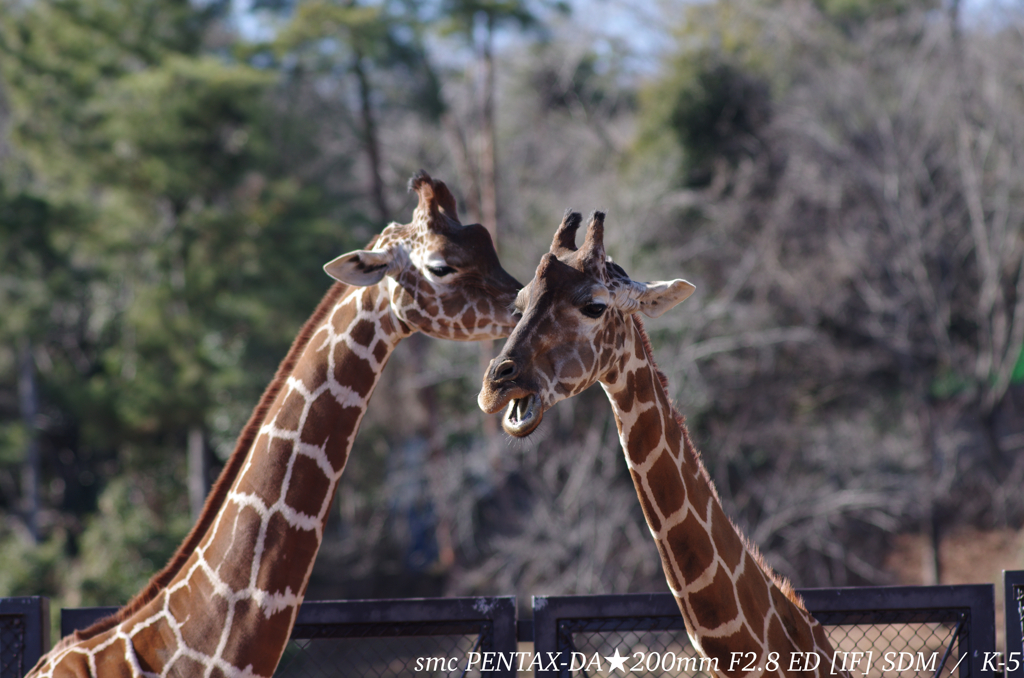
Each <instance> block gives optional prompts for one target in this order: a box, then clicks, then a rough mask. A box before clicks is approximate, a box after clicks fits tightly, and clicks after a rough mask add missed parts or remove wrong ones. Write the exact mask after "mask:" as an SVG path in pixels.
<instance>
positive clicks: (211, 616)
mask: <svg viewBox="0 0 1024 678" xmlns="http://www.w3.org/2000/svg"><path fill="white" fill-rule="evenodd" d="M410 189H411V190H413V191H415V192H416V193H417V195H418V204H417V206H416V208H415V210H414V212H413V219H412V222H411V223H409V224H406V225H401V224H397V223H392V224H390V225H388V226H387V227H386V228H385V229H384V231H383V232H382V233H381V234H380V235H379V236H377V237H376V238H374V240H373V241H372V242H371V244H370V248H369V249H365V250H357V251H355V252H350V253H348V254H345V255H342V256H340V257H338V258H336V259H334V260H333V261H331V262H329V263H328V264H326V265H325V266H324V270H325V271H326V272H327V273H328V274H329V275H330V276H331V277H333V278H335V279H336V280H337V281H338V282H336V283H335V284H334V285H333V286H332V287H331V288H330V290H329V291H328V292H327V294H326V295H325V297H324V298H323V300H322V301H321V302H320V304H319V305H318V307H317V308H316V310H315V311H314V312H313V315H312V317H311V318H310V319H309V320H308V321H307V322H306V324H305V326H304V327H303V328H302V330H301V332H300V333H299V336H298V338H297V339H296V340H295V342H294V344H293V345H292V347H291V349H290V350H289V352H288V354H287V356H286V357H285V359H284V361H283V362H282V363H281V365H280V367H279V368H278V371H277V374H276V376H275V377H274V379H273V381H272V382H271V384H270V385H269V387H268V388H267V390H266V391H265V392H264V394H263V396H262V398H261V400H260V402H259V404H258V405H257V407H256V410H255V411H254V413H253V415H252V417H251V418H250V420H249V422H248V424H247V425H246V427H245V428H244V429H243V431H242V434H241V435H240V437H239V440H238V443H237V445H236V447H235V450H234V452H233V453H232V456H231V457H230V458H229V460H228V462H227V464H226V466H225V468H224V471H223V472H222V474H221V477H220V478H219V480H218V481H217V483H216V484H215V486H214V488H213V490H212V492H211V494H210V497H209V498H208V499H207V502H206V505H205V507H204V509H203V512H202V514H201V515H200V517H199V519H198V521H197V523H196V525H195V526H194V527H193V529H192V531H191V532H190V534H189V535H188V536H187V537H186V538H185V541H184V542H183V543H182V544H181V546H180V547H179V549H178V551H177V553H176V554H175V555H174V556H173V557H172V559H171V560H170V562H169V563H168V564H167V566H166V567H165V568H164V569H163V570H162V571H161V572H160V573H158V574H157V575H156V576H155V577H154V578H153V579H152V580H151V581H150V582H149V584H148V585H147V586H146V588H145V589H143V591H142V592H141V593H139V594H138V595H137V596H136V597H135V598H134V599H132V601H130V602H129V603H128V605H126V606H125V607H124V608H122V609H121V610H120V611H118V612H117V613H115V614H114V615H113V616H111V617H108V618H107V619H104V620H101V621H98V622H97V623H96V624H94V625H93V626H91V627H90V628H88V629H86V630H84V631H83V632H80V633H78V632H76V633H75V634H73V635H71V636H67V637H65V638H64V639H62V640H61V641H60V642H58V644H57V645H56V646H55V647H54V648H53V649H52V650H51V651H50V652H49V653H48V654H47V655H45V656H44V657H43V658H42V659H40V661H39V663H38V664H37V665H36V667H35V668H34V669H33V671H32V672H31V673H30V675H31V676H43V677H49V676H103V677H104V678H107V677H109V676H134V677H139V676H204V677H206V678H213V677H220V676H245V677H249V676H270V675H271V674H273V672H274V670H275V668H276V667H277V664H278V662H279V661H280V658H281V654H282V653H283V651H284V648H285V644H286V643H287V641H288V637H289V634H290V632H291V629H292V626H293V625H294V623H295V616H296V614H297V612H298V609H299V605H300V603H301V602H302V599H303V596H304V594H305V591H306V585H307V584H308V582H309V576H310V572H311V571H312V568H313V561H314V559H315V557H316V553H317V550H318V549H319V547H320V542H321V540H322V537H323V529H324V525H325V523H326V521H327V516H328V513H329V510H330V506H331V502H332V500H333V497H334V494H335V488H336V487H337V484H338V481H339V479H340V477H341V474H342V471H343V470H344V468H345V463H346V461H347V459H348V454H349V450H350V449H351V447H352V441H353V438H354V437H355V434H356V431H357V429H358V428H359V422H360V420H361V419H362V417H363V414H364V413H365V412H366V408H367V404H368V402H369V399H370V396H371V394H372V393H373V390H374V386H375V385H376V384H377V381H378V379H379V377H380V374H381V371H382V370H383V369H384V366H385V364H386V363H387V361H388V357H389V356H390V354H391V352H392V351H393V350H394V348H395V347H396V346H397V345H398V342H399V341H400V340H401V339H403V338H404V337H408V336H410V335H411V334H413V333H414V332H417V331H420V332H424V333H425V334H427V335H429V336H432V337H439V338H443V339H455V340H480V339H494V338H498V337H503V336H506V335H507V334H508V333H509V332H510V331H511V329H512V327H513V326H514V325H515V320H514V317H513V315H512V313H511V311H510V306H511V303H512V301H513V299H514V297H515V294H516V291H517V290H518V289H519V288H520V287H521V285H520V284H519V283H518V282H517V281H516V280H515V279H514V278H513V277H512V276H511V275H509V274H508V273H507V272H505V270H504V269H503V268H502V267H501V264H500V263H499V262H498V257H497V255H496V253H495V251H494V246H493V244H492V242H491V238H490V235H488V233H487V231H486V230H485V229H484V228H483V227H482V226H480V225H479V224H473V225H468V226H463V225H461V224H460V223H459V220H458V217H457V214H456V206H455V199H454V198H453V197H452V194H451V193H450V192H449V190H448V188H447V187H446V186H445V184H444V183H443V182H441V181H435V180H433V179H431V178H430V176H429V175H427V174H426V173H425V172H423V171H422V170H421V171H420V172H419V173H418V174H417V175H415V176H414V177H413V178H412V180H411V181H410Z"/></svg>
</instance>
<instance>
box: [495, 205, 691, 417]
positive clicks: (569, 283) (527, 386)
mask: <svg viewBox="0 0 1024 678" xmlns="http://www.w3.org/2000/svg"><path fill="white" fill-rule="evenodd" d="M581 220H582V219H581V217H580V215H579V213H577V212H571V211H567V212H566V213H565V217H564V218H563V219H562V223H561V225H560V226H559V227H558V231H557V232H556V233H555V238H554V241H552V243H551V249H550V250H549V252H548V253H547V254H545V255H544V257H543V258H542V259H541V262H540V265H539V266H538V267H537V273H536V274H535V275H534V277H533V280H531V281H530V282H529V283H528V284H527V285H526V287H524V288H523V289H522V290H521V291H520V292H519V295H518V296H517V297H516V301H515V310H516V311H517V312H518V313H520V314H522V319H520V321H519V324H518V325H517V326H516V329H515V330H513V332H512V334H511V335H510V336H509V338H508V341H507V342H506V343H505V347H504V348H503V349H502V352H501V354H500V355H499V356H498V357H497V358H495V359H494V360H492V361H491V364H490V365H489V366H488V368H487V372H486V374H485V375H484V383H483V388H482V389H481V391H480V395H479V397H478V399H477V400H478V403H479V405H480V408H481V409H482V410H484V411H485V412H487V413H488V414H490V413H494V412H497V411H498V410H500V409H502V408H503V407H505V406H506V405H507V406H508V409H507V411H506V412H505V416H504V418H503V419H502V426H503V427H504V428H505V431H506V432H508V433H509V434H511V435H514V436H517V437H523V436H527V435H529V434H530V433H532V432H533V431H534V430H536V428H537V426H538V425H539V424H540V421H541V418H542V417H543V416H544V411H545V410H547V409H548V408H550V407H551V406H553V405H554V404H555V403H557V402H558V401H559V400H563V399H565V398H569V397H572V396H574V395H576V394H577V393H579V392H581V391H583V390H584V389H586V388H587V387H589V386H590V385H592V384H594V383H595V382H598V381H601V382H604V383H609V382H615V381H617V380H618V379H619V377H620V376H622V374H623V372H624V371H625V370H626V368H627V366H628V363H629V361H630V358H631V356H632V354H633V352H634V350H635V347H634V346H633V343H634V342H632V341H627V338H628V337H629V336H630V335H629V334H628V333H630V332H632V328H633V322H632V319H631V316H632V315H633V314H634V313H636V312H640V313H643V314H645V315H648V316H650V317H652V318H653V317H657V316H659V315H661V314H662V313H664V312H665V311H667V310H668V309H670V308H672V307H673V306H675V305H676V304H678V303H679V302H681V301H683V300H684V299H686V298H687V297H688V296H690V294H692V293H693V290H694V287H693V285H691V284H690V283H688V282H686V281H685V280H671V281H666V282H651V283H641V282H634V281H633V280H630V278H629V276H628V275H626V272H625V271H623V270H622V268H620V267H619V266H618V265H616V264H614V263H612V262H611V260H610V259H608V257H606V256H605V252H604V214H603V213H601V212H594V214H593V216H592V217H591V219H590V225H589V226H588V227H587V235H586V239H585V240H584V242H583V246H582V247H581V248H579V249H577V248H576V230H577V229H578V228H579V226H580V222H581Z"/></svg>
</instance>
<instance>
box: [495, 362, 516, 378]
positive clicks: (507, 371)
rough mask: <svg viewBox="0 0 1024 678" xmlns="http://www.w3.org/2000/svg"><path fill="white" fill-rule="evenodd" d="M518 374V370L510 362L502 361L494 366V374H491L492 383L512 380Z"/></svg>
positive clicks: (513, 363)
mask: <svg viewBox="0 0 1024 678" xmlns="http://www.w3.org/2000/svg"><path fill="white" fill-rule="evenodd" d="M517 374H519V368H518V367H516V364H515V362H514V361H512V360H503V361H501V362H500V363H498V364H497V365H495V366H494V372H493V373H492V374H491V378H492V379H493V380H494V381H508V380H509V379H514V378H515V376H516V375H517Z"/></svg>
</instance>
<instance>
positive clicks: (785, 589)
mask: <svg viewBox="0 0 1024 678" xmlns="http://www.w3.org/2000/svg"><path fill="white" fill-rule="evenodd" d="M632 318H633V325H634V326H635V327H636V330H637V332H638V333H639V334H640V339H641V340H642V341H643V346H644V352H645V353H646V354H647V360H648V361H649V362H650V363H651V367H652V368H653V369H654V373H655V374H657V375H658V380H659V381H660V382H661V387H662V388H663V389H664V390H665V394H666V396H668V393H669V388H668V377H667V376H665V373H664V372H662V371H661V368H659V367H658V364H657V363H656V362H655V360H654V349H653V348H652V347H651V339H650V337H649V336H648V335H647V330H646V329H644V322H643V320H642V319H641V318H640V314H638V313H634V314H633V315H632ZM668 403H669V407H670V408H671V409H672V416H673V417H675V420H676V423H677V424H678V425H679V429H680V430H681V431H682V432H683V448H684V450H685V451H688V452H689V454H690V456H691V457H692V458H693V459H694V460H695V461H696V462H697V468H698V469H699V471H700V474H701V476H702V477H703V478H704V482H706V483H707V485H708V487H710V488H711V494H712V496H713V497H714V498H715V501H716V502H718V503H719V504H721V503H722V499H721V497H719V496H718V488H717V487H715V483H714V482H713V481H712V480H711V475H710V474H709V473H708V470H707V467H705V466H704V459H703V458H702V457H701V454H700V451H699V450H698V449H697V448H696V446H695V445H694V444H693V441H691V440H690V431H689V429H687V428H686V417H684V416H683V415H682V414H680V412H679V410H678V409H676V405H675V403H674V402H672V398H671V397H669V398H668ZM684 454H685V452H684ZM726 517H727V518H728V519H729V524H730V525H731V526H732V529H734V530H735V531H736V534H738V535H740V539H742V540H743V545H744V546H745V547H746V549H747V552H748V553H749V554H750V555H751V557H753V559H754V562H755V563H757V566H758V567H760V568H761V570H762V571H764V572H765V573H766V574H767V575H768V577H769V579H771V580H772V583H774V584H775V586H777V587H778V589H779V591H781V592H782V595H784V596H786V598H788V599H789V601H790V602H791V603H793V604H794V605H796V606H797V607H798V608H800V609H801V610H803V611H805V612H806V611H807V607H806V606H805V605H804V601H803V598H801V597H800V594H799V593H797V592H796V589H794V588H793V584H791V583H790V581H789V579H787V578H786V577H783V576H782V575H780V574H779V573H778V572H776V571H775V570H774V568H772V566H771V565H769V564H768V561H766V560H765V558H764V555H762V553H761V549H759V548H758V547H757V544H755V543H754V542H752V541H750V538H749V537H748V536H747V535H746V534H744V533H743V531H742V530H741V529H740V528H739V527H737V525H736V523H735V521H733V519H732V518H731V517H729V516H728V515H727V516H726Z"/></svg>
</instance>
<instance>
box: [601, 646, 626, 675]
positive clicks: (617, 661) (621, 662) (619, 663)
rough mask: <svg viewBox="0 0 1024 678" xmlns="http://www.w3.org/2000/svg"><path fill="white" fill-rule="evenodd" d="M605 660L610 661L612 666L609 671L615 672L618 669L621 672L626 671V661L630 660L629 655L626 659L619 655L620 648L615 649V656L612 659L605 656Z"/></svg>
mask: <svg viewBox="0 0 1024 678" xmlns="http://www.w3.org/2000/svg"><path fill="white" fill-rule="evenodd" d="M605 659H607V660H608V664H609V666H610V668H609V669H608V670H609V671H614V670H616V669H618V670H619V671H625V670H626V660H627V659H629V655H628V654H627V655H626V656H625V657H623V656H622V655H620V654H619V648H615V654H614V655H612V656H611V657H608V656H605Z"/></svg>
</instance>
